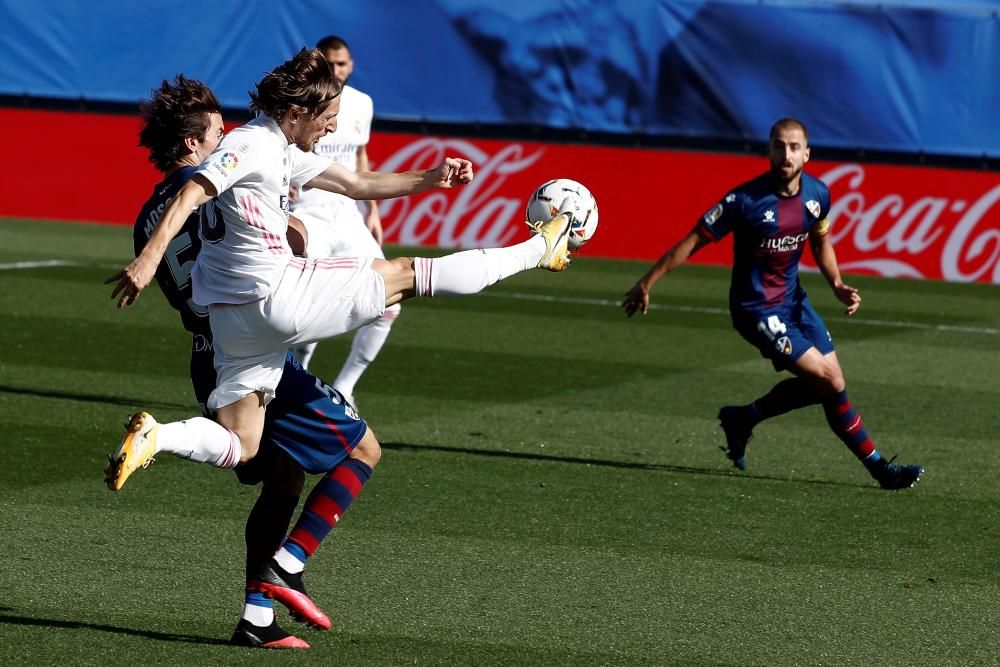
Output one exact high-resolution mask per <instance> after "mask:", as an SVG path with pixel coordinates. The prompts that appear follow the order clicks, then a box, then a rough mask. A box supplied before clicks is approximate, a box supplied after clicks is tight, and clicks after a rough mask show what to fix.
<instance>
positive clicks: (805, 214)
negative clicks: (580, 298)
mask: <svg viewBox="0 0 1000 667" xmlns="http://www.w3.org/2000/svg"><path fill="white" fill-rule="evenodd" d="M768 153H769V157H770V162H771V169H770V170H769V171H768V172H767V173H765V174H762V175H760V176H758V177H757V178H755V179H753V180H752V181H749V182H747V183H744V184H742V185H740V186H739V187H737V188H736V189H735V190H733V191H731V192H729V193H728V194H727V195H726V196H725V197H724V198H723V199H722V201H720V202H719V203H718V204H716V205H715V206H714V207H713V208H712V209H711V210H709V211H708V212H707V213H706V214H705V215H704V216H703V217H702V219H701V220H699V222H698V223H697V224H696V225H695V227H694V229H692V230H691V232H690V233H689V234H688V235H687V236H685V237H684V238H683V239H682V240H681V241H680V242H679V243H677V244H676V245H675V246H673V247H672V248H670V250H668V251H667V252H666V253H664V254H663V256H662V257H660V259H659V260H657V262H656V263H655V264H654V265H653V267H652V268H651V269H650V270H649V271H648V272H646V274H645V275H644V276H643V277H642V278H640V279H639V281H638V282H636V284H635V286H633V287H632V289H631V290H629V291H628V292H627V293H626V296H625V300H624V301H623V303H622V306H623V307H624V308H625V312H626V314H627V315H628V316H629V317H631V316H632V315H634V314H635V313H636V312H642V313H643V314H645V313H646V310H647V308H648V307H649V292H650V290H651V289H652V288H653V285H655V284H656V283H657V282H658V281H659V280H660V278H662V277H663V276H664V275H666V274H667V273H668V272H670V271H671V270H673V269H675V268H677V267H678V266H680V265H681V264H683V263H684V262H685V261H687V259H688V257H690V256H691V255H693V254H694V253H696V252H697V251H698V250H699V249H701V248H702V247H704V246H705V245H707V244H708V243H712V242H715V241H719V240H720V239H722V238H723V237H724V236H726V234H729V233H732V234H733V273H732V283H731V286H730V290H729V310H730V313H731V315H732V321H733V328H735V329H736V331H738V332H739V334H740V335H741V336H743V338H745V339H746V340H747V341H748V342H749V343H750V344H751V345H753V346H754V347H756V348H757V349H758V350H759V351H760V353H761V355H762V356H764V357H766V358H767V359H770V361H771V363H772V364H773V365H774V368H775V370H778V371H790V372H791V373H792V374H793V375H794V376H795V377H792V378H789V379H786V380H782V381H781V382H779V383H778V384H776V385H775V386H774V387H773V388H772V389H771V391H769V392H768V393H767V394H765V395H764V396H761V397H760V398H758V399H757V400H755V401H753V402H751V403H748V404H746V405H729V406H725V407H723V408H722V409H721V410H720V411H719V421H720V423H721V425H722V429H723V431H724V433H725V436H726V445H727V448H726V455H727V456H728V457H729V459H730V460H732V462H733V464H734V465H735V466H736V467H737V468H739V469H740V470H744V469H746V466H747V460H746V448H747V443H748V442H749V441H750V438H751V437H752V436H753V429H754V427H755V426H756V425H757V424H759V423H760V422H762V421H764V420H765V419H770V418H771V417H776V416H778V415H781V414H785V413H786V412H790V411H792V410H795V409H798V408H803V407H806V406H808V405H815V404H820V405H822V406H823V411H824V413H825V414H826V419H827V422H828V423H829V424H830V428H831V429H832V430H833V432H834V433H835V434H836V435H837V437H838V438H840V439H841V440H842V441H843V442H844V444H845V445H847V448H848V449H850V450H851V452H852V453H853V454H854V455H855V456H856V457H857V458H858V459H859V460H860V461H861V463H862V464H863V465H864V466H865V468H866V469H867V470H868V472H869V473H870V474H871V476H872V477H873V478H874V479H875V480H876V481H877V482H878V483H879V485H881V487H882V488H884V489H889V490H896V489H904V488H908V487H911V486H913V485H914V484H915V483H916V481H917V480H918V479H919V478H920V475H921V474H922V473H923V468H921V467H920V466H918V465H899V464H895V463H892V462H891V461H887V460H885V459H884V458H882V456H881V455H880V454H879V452H878V450H877V449H876V448H875V444H874V443H873V442H872V439H871V438H870V437H869V435H868V431H867V429H866V428H865V425H864V422H863V421H862V420H861V416H860V415H859V414H858V412H857V411H856V410H855V409H854V406H853V405H852V404H851V402H850V400H849V399H848V397H847V390H846V384H845V382H844V374H843V372H842V371H841V369H840V363H839V362H838V361H837V353H836V352H835V351H834V346H833V339H832V338H831V337H830V333H829V332H828V331H827V329H826V325H825V324H823V320H822V319H821V318H820V316H819V314H818V313H817V312H816V311H815V310H814V309H813V307H812V305H811V304H810V303H809V299H808V297H807V296H806V293H805V290H803V289H802V286H801V285H800V284H799V277H798V271H799V259H800V258H801V256H802V252H803V250H804V249H805V246H806V244H807V243H808V244H809V247H810V249H811V250H812V253H813V257H814V258H815V260H816V265H817V266H818V267H819V270H820V271H821V272H822V273H823V276H824V277H825V278H826V280H827V282H828V283H829V284H830V287H831V288H832V289H833V293H834V295H835V296H836V297H837V299H838V300H840V301H841V302H842V303H843V304H844V305H845V306H846V307H847V308H846V311H845V312H846V314H847V315H853V314H854V313H855V312H857V310H858V308H859V307H860V306H861V295H860V294H859V293H858V290H856V289H855V288H853V287H851V286H849V285H846V284H845V283H844V282H843V280H841V276H840V270H839V268H838V267H837V257H836V254H835V253H834V250H833V243H832V242H831V241H830V239H829V236H828V233H829V223H828V222H827V220H826V216H827V213H828V212H829V210H830V192H829V190H828V189H827V187H826V185H825V184H823V182H822V181H820V180H818V179H816V178H813V177H812V176H810V175H809V174H806V173H804V172H803V171H802V169H803V167H804V166H805V163H806V162H808V161H809V137H808V132H807V131H806V128H805V125H803V124H802V123H801V122H799V121H798V120H795V119H794V118H784V119H782V120H779V121H778V122H777V123H775V124H774V126H773V127H772V128H771V133H770V136H769V141H768Z"/></svg>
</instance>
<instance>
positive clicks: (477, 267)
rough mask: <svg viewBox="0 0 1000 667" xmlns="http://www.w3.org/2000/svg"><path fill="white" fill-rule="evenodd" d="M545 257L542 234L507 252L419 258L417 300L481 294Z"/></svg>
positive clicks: (416, 269)
mask: <svg viewBox="0 0 1000 667" xmlns="http://www.w3.org/2000/svg"><path fill="white" fill-rule="evenodd" d="M544 254H545V239H544V238H543V237H542V235H541V234H536V235H535V236H532V237H531V238H530V239H528V240H527V241H524V242H523V243H518V244H517V245H512V246H508V247H506V248H487V249H485V250H466V251H465V252H456V253H455V254H453V255H445V256H444V257H437V258H434V259H429V258H426V257H416V258H415V259H414V262H413V267H414V272H415V273H416V287H417V296H465V295H469V294H476V293H478V292H482V291H483V290H484V289H486V288H487V287H489V286H490V285H492V284H494V283H498V282H500V281H501V280H503V279H504V278H509V277H510V276H512V275H514V274H515V273H520V272H521V271H526V270H528V269H533V268H535V267H536V266H537V265H538V261H539V260H540V259H541V258H542V255H544Z"/></svg>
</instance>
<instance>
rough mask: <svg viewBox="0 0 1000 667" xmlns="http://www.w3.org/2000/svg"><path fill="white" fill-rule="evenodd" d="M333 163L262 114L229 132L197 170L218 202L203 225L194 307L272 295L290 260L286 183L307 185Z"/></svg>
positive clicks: (237, 302) (196, 267) (248, 300)
mask: <svg viewBox="0 0 1000 667" xmlns="http://www.w3.org/2000/svg"><path fill="white" fill-rule="evenodd" d="M329 165H330V160H329V159H326V158H322V157H319V156H318V155H315V154H313V153H306V152H303V151H301V150H299V148H297V147H296V146H294V145H292V144H289V143H288V140H287V139H286V138H285V135H284V133H283V132H282V131H281V129H280V128H279V127H278V124H277V123H276V122H275V121H274V120H272V119H271V118H268V117H267V116H265V115H263V114H261V115H260V116H258V117H257V118H255V119H254V120H252V121H250V122H249V123H247V124H246V125H244V126H242V127H239V128H236V129H235V130H233V131H232V132H230V133H229V134H227V135H226V136H225V137H224V138H223V139H222V141H221V142H220V143H219V146H218V148H216V149H215V152H214V153H212V154H211V155H210V156H209V157H208V159H207V160H205V162H203V163H202V165H201V166H200V167H198V171H197V173H198V174H200V175H201V176H204V177H205V178H207V179H208V180H209V181H210V182H211V183H212V185H213V186H214V187H215V190H216V192H217V193H218V196H217V197H216V206H214V207H212V209H211V212H210V214H209V215H206V216H204V219H203V221H202V225H201V240H202V250H201V252H200V253H199V254H198V262H197V264H196V265H195V267H194V272H193V275H192V282H193V294H194V300H195V302H196V303H199V304H202V305H210V304H213V303H234V304H239V303H250V302H251V301H256V300H258V299H262V298H264V297H266V296H268V295H269V294H270V293H271V291H272V290H273V288H274V285H275V284H276V282H277V281H278V279H279V278H280V277H281V274H282V272H283V271H284V269H285V266H286V265H287V264H288V261H289V260H290V259H291V257H292V251H291V249H290V248H289V246H288V241H287V240H286V238H285V232H286V230H287V228H288V185H289V183H290V182H291V181H292V180H295V181H299V182H307V181H309V180H311V179H312V178H314V177H315V176H317V175H318V174H320V173H322V172H323V171H324V170H325V169H326V168H327V167H328V166H329Z"/></svg>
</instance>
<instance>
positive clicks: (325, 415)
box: [106, 76, 381, 648]
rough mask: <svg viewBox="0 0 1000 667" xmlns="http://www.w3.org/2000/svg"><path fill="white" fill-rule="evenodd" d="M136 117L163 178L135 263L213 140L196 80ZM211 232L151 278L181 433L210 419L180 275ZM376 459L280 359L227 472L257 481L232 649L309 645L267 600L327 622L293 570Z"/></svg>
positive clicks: (185, 240) (143, 223) (197, 326)
mask: <svg viewBox="0 0 1000 667" xmlns="http://www.w3.org/2000/svg"><path fill="white" fill-rule="evenodd" d="M143 118H144V121H145V122H144V125H143V129H142V131H141V133H140V144H141V145H142V146H145V147H146V148H148V149H149V151H150V160H151V161H152V162H153V163H154V164H155V165H156V167H157V168H158V169H160V171H162V172H163V174H164V180H163V181H161V182H160V183H158V184H157V185H156V186H155V187H154V188H153V193H152V195H151V196H150V198H149V200H148V201H147V202H146V204H145V205H144V206H143V207H142V209H141V211H140V213H139V215H138V217H137V219H136V223H135V226H134V228H133V239H134V245H135V252H136V254H137V255H138V254H139V253H140V252H141V251H142V249H143V248H144V247H145V245H146V243H147V242H148V240H149V236H150V234H151V233H152V230H153V229H154V228H155V226H156V224H157V222H158V220H159V218H160V216H161V215H162V213H163V211H164V210H165V209H166V207H167V206H168V205H169V203H170V201H171V200H172V199H173V198H174V197H175V195H176V194H177V192H178V191H179V190H180V188H181V187H182V186H183V185H184V184H185V183H187V181H188V180H190V178H191V176H192V175H193V174H194V172H195V170H196V168H197V166H198V165H199V164H200V163H201V161H202V160H204V158H205V157H206V156H208V155H209V154H211V152H212V151H213V150H214V149H215V147H216V145H217V144H218V143H219V140H220V139H221V137H222V132H223V125H222V115H221V109H220V105H219V102H218V100H217V99H216V98H215V95H214V94H213V93H212V91H211V90H210V89H209V88H208V87H207V86H205V85H204V84H203V83H201V82H199V81H196V80H193V79H187V78H185V77H183V76H178V77H177V78H176V80H175V81H174V82H172V83H170V82H166V81H165V82H163V85H162V86H161V87H160V88H159V89H157V90H156V91H154V94H153V96H152V98H151V99H150V100H149V101H147V102H146V103H145V104H144V105H143ZM218 224H219V220H218V219H217V218H216V214H215V209H214V202H209V203H208V204H205V205H204V206H202V207H201V208H200V209H197V210H195V211H194V212H192V214H191V215H190V216H189V217H188V219H187V220H186V222H185V224H184V226H183V228H182V229H181V231H180V232H178V233H177V234H176V235H175V236H174V238H173V239H172V241H171V242H170V244H169V245H168V247H167V251H166V253H164V258H163V261H162V262H161V263H160V264H159V266H158V267H157V270H156V281H157V283H158V285H159V286H160V289H161V290H162V292H163V294H164V295H165V296H166V298H167V301H168V302H169V303H170V305H171V306H173V307H174V308H175V309H176V310H177V311H178V312H179V313H180V316H181V322H182V323H183V325H184V328H185V329H186V330H187V331H188V332H189V333H190V334H191V337H192V347H191V381H192V383H193V385H194V392H195V397H196V398H197V400H198V402H199V404H200V405H201V406H202V410H203V413H204V415H205V416H204V417H195V418H193V419H190V420H187V423H186V424H187V426H186V427H187V428H198V427H199V423H200V422H201V421H207V420H208V419H210V418H211V415H210V414H209V412H208V411H207V409H206V408H205V405H206V403H207V401H208V396H209V394H210V393H211V392H212V390H213V389H214V388H215V386H216V371H215V365H214V345H213V338H212V330H211V327H210V326H209V318H208V310H207V309H206V308H204V307H201V306H198V305H197V304H195V302H194V301H193V299H192V294H191V269H192V267H193V266H194V263H195V259H196V258H197V255H198V252H199V250H200V248H201V245H202V240H201V238H200V237H199V236H200V235H199V228H200V227H206V228H213V227H214V226H216V225H218ZM203 231H204V230H203ZM290 236H291V235H290ZM290 240H291V239H290ZM298 241H299V243H298V245H304V242H303V239H298ZM292 245H293V246H295V245H296V244H295V243H293V244H292ZM160 451H166V452H169V453H171V454H175V455H177V456H180V457H182V458H187V459H189V460H193V461H199V462H203V463H209V464H212V465H217V466H218V467H222V468H226V467H231V466H228V465H227V462H225V461H221V462H220V461H217V460H215V459H214V458H213V457H212V456H210V455H209V454H207V453H206V452H204V451H202V450H199V449H198V448H196V447H192V446H191V445H190V443H185V442H184V441H183V440H182V441H180V443H179V445H178V446H177V447H164V448H161V450H160ZM380 455H381V449H380V447H379V445H378V442H377V440H375V438H374V436H373V435H372V434H371V433H370V431H369V430H368V426H367V424H366V423H365V422H364V420H362V419H361V418H360V417H359V416H358V414H357V412H356V411H355V409H354V408H353V406H351V405H350V404H349V403H347V402H346V401H345V400H344V398H343V396H342V395H341V394H339V393H338V392H337V391H336V390H335V389H333V388H332V387H330V386H329V385H327V384H326V383H324V382H323V381H322V380H320V379H319V378H317V377H316V376H314V375H312V374H311V373H309V372H307V371H305V370H304V369H302V367H301V366H299V365H298V364H297V363H295V362H294V361H293V360H292V358H291V355H289V356H288V357H287V358H286V362H285V369H284V373H283V375H282V378H281V381H280V383H279V385H278V387H277V390H276V392H275V398H274V399H273V400H272V401H271V404H270V405H269V407H268V410H267V413H266V418H265V426H264V436H263V438H262V446H261V449H260V451H259V452H258V454H257V456H256V457H254V458H253V459H251V460H250V461H249V462H247V463H243V464H239V465H236V466H235V467H234V470H235V472H236V473H237V476H238V477H239V479H240V481H241V482H243V483H245V484H256V483H262V486H261V492H260V496H259V497H258V499H257V501H256V503H255V504H254V506H253V508H252V509H251V511H250V515H249V517H248V518H247V523H246V532H245V536H246V548H247V560H246V570H247V586H246V604H245V606H244V613H243V617H242V618H241V620H240V622H239V624H238V626H237V628H236V631H235V632H234V634H233V642H234V643H236V644H240V645H246V646H260V647H267V648H307V647H308V646H309V645H308V644H307V643H306V642H304V641H303V640H301V639H299V638H298V637H295V636H294V635H291V634H289V633H288V632H286V631H285V630H283V629H282V628H281V627H280V626H279V625H278V624H277V623H276V622H275V620H274V611H273V606H272V605H273V603H272V601H271V598H273V599H276V600H278V601H280V602H281V603H282V604H284V605H285V606H287V607H288V608H289V609H290V610H292V612H293V615H295V616H296V617H297V618H298V619H299V620H302V621H304V622H306V623H308V624H309V625H311V626H313V627H316V628H319V629H324V630H325V629H328V628H329V627H330V620H329V618H328V617H327V616H326V615H325V614H324V613H323V612H322V611H321V610H320V609H319V608H318V607H316V605H315V604H314V603H313V602H312V600H311V599H310V598H309V597H308V595H307V594H306V592H305V589H304V587H303V585H302V571H303V568H304V564H305V561H306V560H307V559H308V557H310V556H312V555H313V553H314V552H315V550H316V548H317V547H318V545H319V543H320V542H321V541H322V540H323V538H324V537H325V536H326V535H327V533H329V531H330V530H331V529H332V528H333V526H335V525H336V523H337V522H338V521H339V520H340V519H341V517H342V516H343V514H344V512H345V511H347V509H348V508H349V507H350V505H351V502H352V501H353V500H354V498H355V497H356V496H357V495H358V493H359V492H360V490H361V487H362V485H363V484H364V483H365V482H366V481H367V480H368V478H369V477H370V476H371V474H372V469H373V468H374V467H375V465H376V464H377V463H378V461H379V457H380ZM305 472H308V473H310V474H321V475H324V477H323V478H322V479H321V480H320V481H319V482H318V483H317V484H316V486H315V488H314V490H313V491H312V493H311V494H310V495H309V497H308V499H307V500H306V503H305V506H304V508H303V511H302V514H301V516H300V519H299V521H298V523H297V524H296V526H295V527H294V528H293V530H292V531H291V533H290V534H289V535H288V536H287V538H286V533H287V532H288V528H289V525H290V523H291V518H292V514H293V513H294V511H295V508H296V506H297V504H298V501H299V494H300V493H301V491H302V487H303V484H304V473H305ZM113 473H114V465H113V463H112V464H109V469H108V471H106V474H107V480H106V481H107V483H108V486H109V487H110V488H111V489H113V490H116V491H117V490H119V489H120V488H121V484H120V480H119V478H116V477H115V475H114V474H113Z"/></svg>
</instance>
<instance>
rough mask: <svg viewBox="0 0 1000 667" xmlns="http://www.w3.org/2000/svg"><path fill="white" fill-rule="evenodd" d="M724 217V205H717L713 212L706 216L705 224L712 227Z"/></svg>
mask: <svg viewBox="0 0 1000 667" xmlns="http://www.w3.org/2000/svg"><path fill="white" fill-rule="evenodd" d="M721 217H722V204H716V205H715V206H714V207H713V208H712V210H711V211H709V212H708V213H706V214H705V217H704V220H705V224H706V225H708V226H709V227H711V226H712V225H714V224H715V223H717V222H718V221H719V218H721Z"/></svg>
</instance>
